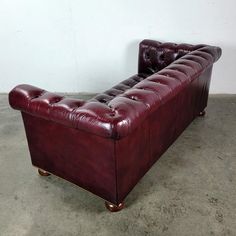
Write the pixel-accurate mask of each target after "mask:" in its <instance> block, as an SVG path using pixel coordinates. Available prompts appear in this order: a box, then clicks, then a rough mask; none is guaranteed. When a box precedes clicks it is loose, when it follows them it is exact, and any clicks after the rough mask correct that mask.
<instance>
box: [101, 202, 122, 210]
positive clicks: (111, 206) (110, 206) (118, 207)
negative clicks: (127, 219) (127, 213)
mask: <svg viewBox="0 0 236 236" xmlns="http://www.w3.org/2000/svg"><path fill="white" fill-rule="evenodd" d="M105 206H106V208H107V209H108V210H109V211H110V212H117V211H120V210H122V209H123V208H124V206H125V204H124V202H121V203H119V204H118V205H115V204H113V203H110V202H105Z"/></svg>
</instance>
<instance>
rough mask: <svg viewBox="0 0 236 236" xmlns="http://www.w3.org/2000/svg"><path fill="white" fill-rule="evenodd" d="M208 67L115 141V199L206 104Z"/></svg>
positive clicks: (208, 80)
mask: <svg viewBox="0 0 236 236" xmlns="http://www.w3.org/2000/svg"><path fill="white" fill-rule="evenodd" d="M210 75H211V67H209V68H208V69H206V70H205V71H204V72H203V73H202V74H201V75H200V76H199V77H198V78H196V79H194V80H193V81H192V82H191V83H189V84H188V85H187V86H186V87H184V88H183V89H182V90H181V91H179V93H178V94H176V96H174V97H172V98H171V99H169V100H168V101H167V102H166V103H165V104H163V105H161V106H160V107H159V108H158V109H157V110H156V111H155V112H153V113H152V114H151V115H150V116H149V117H148V118H147V119H146V120H145V121H144V122H143V124H142V126H140V127H139V128H138V129H136V130H135V131H134V132H133V133H132V134H130V135H128V136H127V137H125V138H122V139H120V140H118V141H117V142H116V155H117V186H118V199H119V201H123V200H124V198H125V197H126V196H127V194H128V193H129V192H130V191H131V190H132V189H133V187H134V186H135V185H136V184H137V182H138V181H139V180H140V179H141V178H142V177H143V176H144V175H145V173H146V172H147V171H148V170H149V169H150V168H151V166H152V165H153V164H154V163H155V162H156V161H157V160H158V159H159V158H160V157H161V155H162V154H163V153H164V152H165V151H166V150H167V149H168V148H169V147H170V145H171V144H172V143H173V142H174V141H175V140H176V139H177V138H178V136H179V135H180V134H181V133H182V132H183V131H184V130H185V128H186V127H187V126H188V125H189V124H190V123H191V122H192V121H193V119H194V118H195V117H196V116H197V115H198V114H199V112H200V111H202V110H203V109H204V108H205V106H206V104H207V97H208V90H209V82H210Z"/></svg>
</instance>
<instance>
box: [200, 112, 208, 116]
mask: <svg viewBox="0 0 236 236" xmlns="http://www.w3.org/2000/svg"><path fill="white" fill-rule="evenodd" d="M205 114H206V111H200V112H199V114H198V116H205Z"/></svg>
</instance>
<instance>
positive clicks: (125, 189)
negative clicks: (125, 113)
mask: <svg viewBox="0 0 236 236" xmlns="http://www.w3.org/2000/svg"><path fill="white" fill-rule="evenodd" d="M115 147H116V162H117V192H118V202H122V201H123V200H124V199H125V197H126V196H127V195H128V193H129V192H130V191H131V190H132V189H133V188H134V186H135V185H136V184H137V182H138V181H139V180H140V179H141V178H142V176H143V175H144V174H145V173H146V172H147V171H148V170H149V168H150V154H149V152H150V146H149V122H148V121H147V120H146V121H145V122H143V123H142V125H140V126H139V127H138V128H137V129H136V130H135V131H134V132H133V133H132V134H130V135H128V136H126V137H124V138H122V139H120V140H116V145H115Z"/></svg>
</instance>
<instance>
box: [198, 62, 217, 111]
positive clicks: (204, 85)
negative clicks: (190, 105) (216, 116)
mask: <svg viewBox="0 0 236 236" xmlns="http://www.w3.org/2000/svg"><path fill="white" fill-rule="evenodd" d="M212 68H213V65H211V66H209V67H208V68H207V69H206V70H205V71H204V73H202V74H201V75H200V76H199V78H198V87H197V97H198V98H197V104H196V108H197V113H198V114H199V112H201V111H203V110H204V109H205V108H206V107H207V102H208V96H209V89H210V82H211V75H212Z"/></svg>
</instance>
